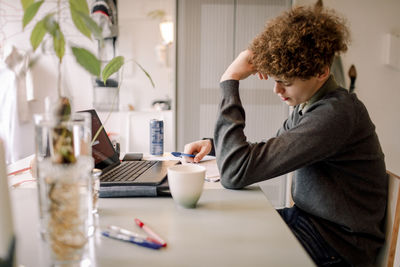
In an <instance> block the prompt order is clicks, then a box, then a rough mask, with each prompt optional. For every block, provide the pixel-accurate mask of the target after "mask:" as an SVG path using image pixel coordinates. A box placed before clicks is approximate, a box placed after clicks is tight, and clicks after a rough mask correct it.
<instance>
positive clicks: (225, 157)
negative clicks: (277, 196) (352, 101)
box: [214, 80, 353, 189]
mask: <svg viewBox="0 0 400 267" xmlns="http://www.w3.org/2000/svg"><path fill="white" fill-rule="evenodd" d="M220 86H221V92H222V100H221V103H220V107H219V113H218V117H217V122H216V126H215V129H214V145H215V152H216V155H217V165H218V168H219V170H220V173H221V183H222V185H223V186H224V187H226V188H231V189H239V188H243V187H245V186H247V185H250V184H253V183H256V182H260V181H264V180H267V179H270V178H273V177H277V176H279V175H282V174H285V173H288V172H290V171H294V170H296V169H298V168H300V167H302V166H306V165H308V164H312V163H315V162H317V161H320V160H322V159H325V158H327V157H329V156H330V155H331V154H333V153H335V152H336V151H337V149H339V147H340V146H341V145H342V144H343V143H344V141H345V140H346V139H347V137H348V136H347V135H348V133H349V132H351V131H350V130H349V131H343V129H346V128H347V129H348V128H349V127H352V126H351V125H352V123H353V122H352V119H351V117H350V116H347V115H346V112H340V113H339V112H337V111H335V110H336V107H334V106H332V105H329V104H328V105H321V107H318V108H315V109H316V112H314V111H311V110H312V109H311V108H310V109H309V112H307V113H306V114H305V115H303V116H302V118H301V119H300V120H299V121H298V123H297V124H296V125H294V126H293V127H292V128H290V129H289V128H288V127H286V126H285V125H286V123H285V125H284V127H283V129H281V130H280V131H279V133H278V134H279V135H278V136H276V137H274V138H271V139H269V140H267V141H266V142H259V143H251V142H248V141H247V138H246V136H245V134H244V128H245V111H244V109H243V106H242V103H241V100H240V96H239V82H238V81H235V80H228V81H224V82H222V83H221V84H220ZM314 106H317V105H314ZM260 123H265V122H260Z"/></svg>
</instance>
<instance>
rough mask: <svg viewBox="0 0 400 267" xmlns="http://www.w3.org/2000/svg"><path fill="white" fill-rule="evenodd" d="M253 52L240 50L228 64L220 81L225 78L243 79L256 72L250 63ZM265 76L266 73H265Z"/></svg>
mask: <svg viewBox="0 0 400 267" xmlns="http://www.w3.org/2000/svg"><path fill="white" fill-rule="evenodd" d="M252 56H253V53H252V52H251V51H250V50H244V51H242V52H241V53H240V54H239V56H237V58H236V59H235V60H234V61H233V62H232V63H231V65H229V67H228V68H227V69H226V70H225V73H224V74H223V75H222V77H221V81H220V82H223V81H226V80H238V81H239V80H243V79H246V78H247V77H249V76H250V75H251V74H255V73H257V70H256V69H255V68H254V67H253V65H252V64H251V63H250V59H251V57H252ZM265 76H266V75H265Z"/></svg>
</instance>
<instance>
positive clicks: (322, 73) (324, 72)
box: [317, 66, 331, 80]
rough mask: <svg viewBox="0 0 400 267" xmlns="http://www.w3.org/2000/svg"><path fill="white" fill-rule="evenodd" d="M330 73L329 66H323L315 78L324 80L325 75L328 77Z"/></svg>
mask: <svg viewBox="0 0 400 267" xmlns="http://www.w3.org/2000/svg"><path fill="white" fill-rule="evenodd" d="M330 74H331V68H330V67H329V66H325V67H324V68H323V69H322V72H321V73H320V74H318V75H317V78H318V79H319V80H325V79H326V78H327V77H329V75H330Z"/></svg>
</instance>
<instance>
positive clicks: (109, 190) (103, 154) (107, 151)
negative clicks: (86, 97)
mask: <svg viewBox="0 0 400 267" xmlns="http://www.w3.org/2000/svg"><path fill="white" fill-rule="evenodd" d="M80 112H88V113H90V114H91V115H92V116H91V117H92V136H95V134H96V133H97V131H98V130H99V129H100V127H101V126H102V123H101V121H100V118H99V116H98V115H97V112H96V111H95V110H94V109H91V110H84V111H80ZM92 155H93V158H94V163H95V168H97V169H100V170H101V171H102V172H101V175H100V190H99V197H131V196H161V195H170V192H169V187H168V180H167V169H168V167H170V166H173V165H175V164H177V163H178V162H179V161H150V160H141V159H138V160H123V161H120V159H119V153H117V151H116V150H115V149H114V146H113V145H112V143H111V140H110V139H109V138H108V136H107V134H106V131H105V129H104V127H103V128H102V129H101V131H100V133H99V135H98V137H97V138H96V140H95V141H94V143H93V145H92Z"/></svg>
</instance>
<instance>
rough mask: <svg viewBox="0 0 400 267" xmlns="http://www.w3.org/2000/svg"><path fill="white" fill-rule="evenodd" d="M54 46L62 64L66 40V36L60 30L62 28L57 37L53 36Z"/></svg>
mask: <svg viewBox="0 0 400 267" xmlns="http://www.w3.org/2000/svg"><path fill="white" fill-rule="evenodd" d="M53 45H54V51H55V52H56V55H57V57H58V58H59V59H60V62H61V61H62V58H63V57H64V54H65V39H64V34H63V33H62V32H61V30H60V27H58V29H57V31H56V33H55V35H53Z"/></svg>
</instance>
